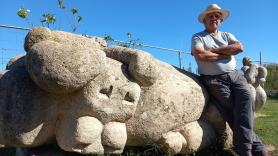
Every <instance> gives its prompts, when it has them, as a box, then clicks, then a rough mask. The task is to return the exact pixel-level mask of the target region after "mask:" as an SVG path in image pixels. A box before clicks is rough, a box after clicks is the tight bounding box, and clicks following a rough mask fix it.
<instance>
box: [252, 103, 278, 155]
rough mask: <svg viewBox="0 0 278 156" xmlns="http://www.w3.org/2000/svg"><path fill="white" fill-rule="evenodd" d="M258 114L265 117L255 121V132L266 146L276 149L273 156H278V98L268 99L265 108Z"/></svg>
mask: <svg viewBox="0 0 278 156" xmlns="http://www.w3.org/2000/svg"><path fill="white" fill-rule="evenodd" d="M258 113H260V114H262V115H265V116H261V117H258V118H256V119H255V123H254V129H255V132H256V133H257V135H258V136H259V137H260V138H261V139H262V141H263V142H264V143H265V144H267V145H272V146H274V147H275V149H276V150H275V151H273V152H272V155H278V98H268V100H267V103H266V105H265V107H264V108H263V109H261V110H260V111H259V112H258Z"/></svg>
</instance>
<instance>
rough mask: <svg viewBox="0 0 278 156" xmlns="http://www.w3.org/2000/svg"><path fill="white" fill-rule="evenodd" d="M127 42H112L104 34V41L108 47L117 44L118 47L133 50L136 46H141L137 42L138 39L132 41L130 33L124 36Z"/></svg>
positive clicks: (108, 36)
mask: <svg viewBox="0 0 278 156" xmlns="http://www.w3.org/2000/svg"><path fill="white" fill-rule="evenodd" d="M126 36H127V38H128V40H127V41H126V42H121V41H117V40H114V39H113V38H112V37H111V36H110V35H107V34H105V36H104V38H103V39H104V40H105V41H106V42H107V44H108V45H111V44H112V43H117V45H118V46H122V47H126V48H135V47H138V46H142V43H140V42H139V40H140V39H139V38H137V39H134V38H133V35H132V34H131V33H129V32H128V33H127V34H126Z"/></svg>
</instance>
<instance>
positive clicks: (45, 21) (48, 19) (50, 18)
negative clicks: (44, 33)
mask: <svg viewBox="0 0 278 156" xmlns="http://www.w3.org/2000/svg"><path fill="white" fill-rule="evenodd" d="M40 22H41V23H42V25H43V26H44V25H46V26H47V27H48V28H49V26H50V24H52V25H54V23H55V22H56V17H55V16H54V14H51V13H44V14H42V19H41V20H40Z"/></svg>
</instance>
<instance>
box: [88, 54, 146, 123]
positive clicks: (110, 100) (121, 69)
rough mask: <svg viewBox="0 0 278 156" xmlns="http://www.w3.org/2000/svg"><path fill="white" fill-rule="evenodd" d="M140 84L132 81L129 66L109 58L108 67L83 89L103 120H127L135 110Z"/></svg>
mask: <svg viewBox="0 0 278 156" xmlns="http://www.w3.org/2000/svg"><path fill="white" fill-rule="evenodd" d="M140 90H141V89H140V86H139V85H138V84H137V83H134V82H132V81H131V79H130V78H129V76H128V75H127V67H126V66H125V65H123V64H122V63H120V62H118V61H115V60H112V59H109V58H107V68H106V70H105V71H104V72H102V73H101V74H100V75H98V76H97V77H96V78H95V79H94V80H93V81H91V82H90V83H89V84H88V85H87V86H86V87H85V88H84V91H83V94H84V98H85V99H86V101H87V104H89V105H90V107H91V108H92V109H93V112H94V116H95V117H96V118H98V119H99V120H100V121H101V122H103V123H107V122H111V121H117V122H125V121H126V120H127V119H129V118H131V117H132V115H133V114H134V112H135V109H136V106H137V103H138V101H139V97H140Z"/></svg>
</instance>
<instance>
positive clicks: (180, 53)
mask: <svg viewBox="0 0 278 156" xmlns="http://www.w3.org/2000/svg"><path fill="white" fill-rule="evenodd" d="M0 28H2V29H9V30H10V31H11V33H12V34H13V35H8V36H3V35H2V34H0V36H1V38H0V52H1V56H0V59H1V60H0V67H1V69H2V70H3V69H4V68H5V66H6V64H7V63H8V61H9V60H10V59H11V58H12V57H14V56H15V55H17V54H22V53H25V52H24V49H23V46H22V45H23V44H24V43H23V42H24V37H25V36H26V34H27V33H28V31H29V30H31V29H30V28H24V27H17V26H10V25H0ZM18 30H19V31H18ZM0 32H1V31H0ZM83 36H85V37H89V38H90V37H91V36H90V35H83ZM11 42H12V44H11ZM112 42H114V43H118V44H126V45H131V46H133V47H144V48H150V49H156V50H161V51H168V52H171V53H173V55H176V56H177V57H176V58H177V62H178V65H179V68H180V69H185V67H184V64H185V61H184V60H185V59H184V58H185V55H190V56H191V53H190V52H185V51H184V50H180V49H172V48H165V47H161V46H154V45H148V44H143V43H136V42H132V43H131V42H127V41H121V40H116V39H113V40H112ZM6 45H11V46H10V47H9V46H6ZM14 47H17V48H14ZM236 60H239V61H241V60H242V58H238V59H236ZM253 62H255V63H257V64H261V65H263V66H267V65H270V64H277V63H275V62H262V60H261V59H260V61H256V60H255V61H253ZM188 63H189V67H188V69H192V68H191V62H188ZM192 70H193V71H191V72H194V69H192ZM196 73H197V70H196Z"/></svg>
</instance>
